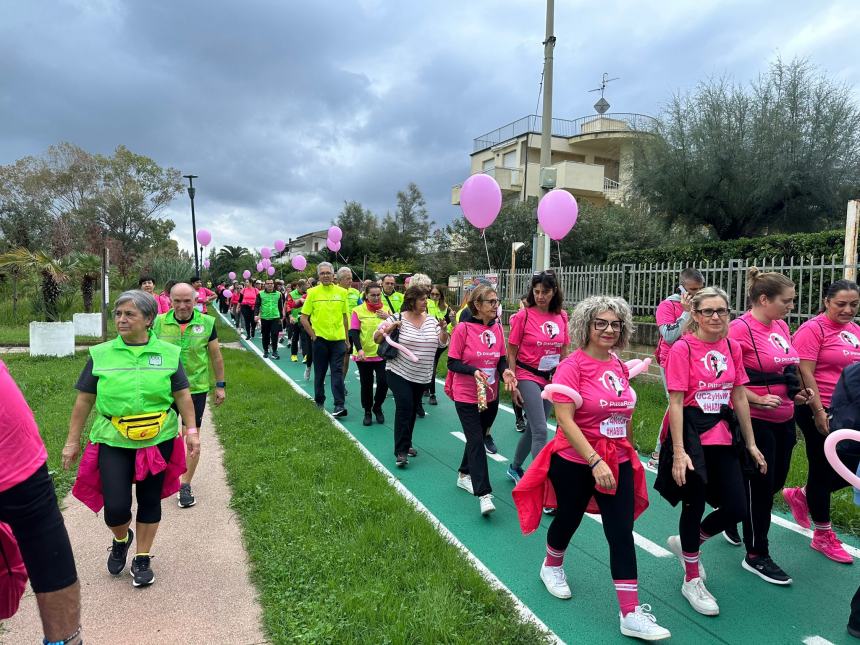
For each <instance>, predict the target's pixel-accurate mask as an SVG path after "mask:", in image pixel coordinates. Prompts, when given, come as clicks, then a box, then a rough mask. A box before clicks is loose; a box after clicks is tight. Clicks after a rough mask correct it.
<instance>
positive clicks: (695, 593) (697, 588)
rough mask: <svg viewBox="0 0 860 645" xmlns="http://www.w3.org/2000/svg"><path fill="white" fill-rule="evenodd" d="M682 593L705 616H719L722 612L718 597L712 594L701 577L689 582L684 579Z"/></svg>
mask: <svg viewBox="0 0 860 645" xmlns="http://www.w3.org/2000/svg"><path fill="white" fill-rule="evenodd" d="M681 595H682V596H684V598H686V599H687V600H688V601H689V603H690V606H691V607H692V608H693V609H695V610H696V611H697V612H699V613H700V614H702V615H704V616H718V615H719V613H720V606H719V605H718V604H717V599H716V598H714V597H713V596H712V595H711V592H710V591H708V589H707V588H706V587H705V583H704V582H703V581H702V579H701V578H693V579H692V580H690V581H689V582H688V581H686V580H684V584H682V585H681Z"/></svg>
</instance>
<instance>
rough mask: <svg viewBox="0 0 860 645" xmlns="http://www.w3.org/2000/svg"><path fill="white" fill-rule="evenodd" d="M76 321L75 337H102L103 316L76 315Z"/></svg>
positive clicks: (73, 318)
mask: <svg viewBox="0 0 860 645" xmlns="http://www.w3.org/2000/svg"><path fill="white" fill-rule="evenodd" d="M72 320H74V321H75V336H96V337H99V336H101V335H102V315H101V314H75V315H74V316H72Z"/></svg>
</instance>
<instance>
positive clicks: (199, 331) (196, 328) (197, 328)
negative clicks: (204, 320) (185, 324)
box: [191, 325, 205, 334]
mask: <svg viewBox="0 0 860 645" xmlns="http://www.w3.org/2000/svg"><path fill="white" fill-rule="evenodd" d="M204 329H205V327H204V326H203V325H194V327H192V328H191V331H193V332H194V333H195V334H202V333H203V330H204Z"/></svg>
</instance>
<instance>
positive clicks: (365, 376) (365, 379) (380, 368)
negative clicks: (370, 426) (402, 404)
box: [355, 361, 388, 414]
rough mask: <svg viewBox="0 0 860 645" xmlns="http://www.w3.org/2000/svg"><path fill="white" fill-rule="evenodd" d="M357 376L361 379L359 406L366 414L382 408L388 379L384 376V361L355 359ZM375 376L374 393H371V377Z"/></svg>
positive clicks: (386, 392)
mask: <svg viewBox="0 0 860 645" xmlns="http://www.w3.org/2000/svg"><path fill="white" fill-rule="evenodd" d="M355 364H356V366H357V367H358V378H359V380H360V381H361V407H362V408H363V409H364V411H365V412H366V413H368V414H370V412H372V411H379V410H382V404H383V403H384V402H385V396H386V395H387V394H388V379H387V378H386V376H385V361H356V362H355ZM374 377H375V378H376V395H374V394H373V379H374Z"/></svg>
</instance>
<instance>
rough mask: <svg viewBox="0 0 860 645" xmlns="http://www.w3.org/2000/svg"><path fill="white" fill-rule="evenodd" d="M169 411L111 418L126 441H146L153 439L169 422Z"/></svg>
mask: <svg viewBox="0 0 860 645" xmlns="http://www.w3.org/2000/svg"><path fill="white" fill-rule="evenodd" d="M168 412H169V411H168V410H165V411H164V412H147V413H145V414H129V415H126V416H124V417H109V416H107V415H105V418H107V419H109V420H110V422H111V424H112V425H113V427H114V428H116V431H117V432H119V433H120V434H121V435H122V436H123V437H125V438H126V439H131V440H132V441H146V440H147V439H152V438H153V437H155V436H156V435H158V433H159V432H161V428H162V426H163V425H164V422H165V421H166V420H167V415H168Z"/></svg>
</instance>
